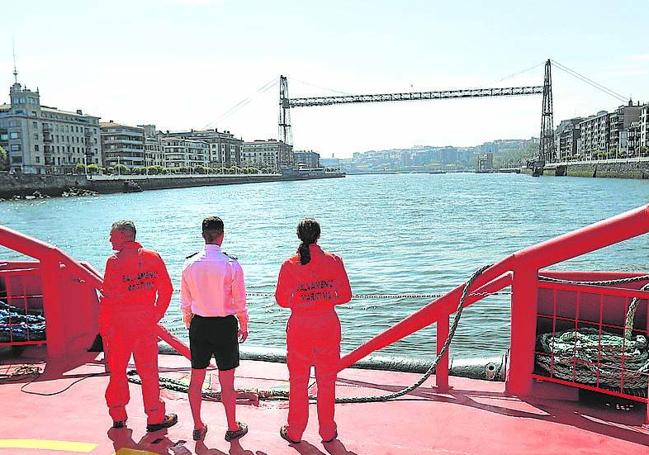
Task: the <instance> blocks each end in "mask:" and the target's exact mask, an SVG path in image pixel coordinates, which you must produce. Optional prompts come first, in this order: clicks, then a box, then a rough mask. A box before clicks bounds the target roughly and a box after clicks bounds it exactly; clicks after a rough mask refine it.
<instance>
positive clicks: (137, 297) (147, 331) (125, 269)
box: [99, 242, 173, 424]
mask: <svg viewBox="0 0 649 455" xmlns="http://www.w3.org/2000/svg"><path fill="white" fill-rule="evenodd" d="M172 292H173V286H172V284H171V279H170V278H169V273H168V272H167V267H166V266H165V263H164V262H163V261H162V258H161V257H160V255H159V254H158V253H156V252H155V251H152V250H147V249H144V248H142V245H140V244H139V243H137V242H127V243H126V244H125V245H124V248H123V249H122V250H121V251H119V252H118V253H116V254H114V255H113V256H111V257H109V258H108V261H107V262H106V272H105V273H104V285H103V287H102V298H101V305H100V310H99V333H100V334H101V336H102V338H103V341H104V348H105V349H104V350H105V352H106V361H107V365H108V369H109V370H110V381H109V383H108V388H107V389H106V404H107V405H108V409H109V413H110V416H111V417H112V419H113V420H114V421H120V420H126V408H125V406H126V404H127V403H128V401H129V398H130V397H129V390H128V380H127V377H126V368H127V366H128V362H129V360H130V358H131V354H133V357H134V359H135V368H136V369H137V372H138V374H139V376H140V378H141V379H142V397H143V400H144V411H145V412H146V414H147V424H157V423H160V422H162V421H163V420H164V418H165V405H164V402H163V401H162V400H161V399H160V386H159V382H158V340H157V337H156V335H155V333H154V328H155V325H156V324H157V323H158V321H159V320H160V319H162V317H163V316H164V314H165V311H166V310H167V307H168V306H169V302H170V301H171V294H172Z"/></svg>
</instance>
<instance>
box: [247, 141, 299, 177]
mask: <svg viewBox="0 0 649 455" xmlns="http://www.w3.org/2000/svg"><path fill="white" fill-rule="evenodd" d="M294 163H295V159H294V157H293V146H292V145H289V144H285V143H284V142H283V141H279V140H277V139H268V140H265V141H264V140H259V139H257V140H254V141H252V142H244V143H243V152H242V153H241V165H242V166H252V167H256V168H260V169H261V168H269V169H273V170H279V169H281V168H283V167H290V166H293V164H294Z"/></svg>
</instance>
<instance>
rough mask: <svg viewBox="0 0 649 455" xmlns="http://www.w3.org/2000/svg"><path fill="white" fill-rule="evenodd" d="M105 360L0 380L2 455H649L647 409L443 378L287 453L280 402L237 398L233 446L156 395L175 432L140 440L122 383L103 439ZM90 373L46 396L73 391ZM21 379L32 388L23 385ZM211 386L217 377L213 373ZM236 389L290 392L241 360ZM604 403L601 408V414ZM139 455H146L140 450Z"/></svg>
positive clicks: (136, 394)
mask: <svg viewBox="0 0 649 455" xmlns="http://www.w3.org/2000/svg"><path fill="white" fill-rule="evenodd" d="M43 356H44V349H42V348H29V349H28V350H27V351H25V353H23V355H22V356H20V357H18V358H16V357H14V358H9V357H8V355H7V353H6V352H5V353H4V354H1V355H0V374H7V373H9V372H11V371H14V370H15V368H16V366H18V364H17V363H19V364H20V365H22V364H31V365H32V366H40V367H41V368H43V367H45V364H44V363H42V361H41V360H40V359H42V358H43ZM102 358H103V354H98V355H95V354H89V355H88V357H87V358H86V359H78V361H77V366H74V365H67V366H66V367H65V368H61V369H59V371H56V370H57V368H56V367H55V366H52V365H48V366H47V369H45V371H44V373H43V374H42V375H41V376H39V377H37V378H36V379H35V380H33V379H34V376H23V377H16V378H15V380H14V381H11V382H9V381H7V380H6V379H3V380H1V381H0V400H1V402H2V417H1V418H0V454H3V453H6V454H12V455H13V454H16V455H21V454H43V453H52V454H63V453H90V454H93V455H95V454H114V453H118V454H120V455H126V454H141V453H155V454H192V453H196V454H223V453H230V454H249V455H264V454H291V453H300V454H321V453H322V454H325V453H330V454H359V455H361V454H444V455H449V454H480V455H485V454H517V455H524V454H539V453H543V454H544V455H552V454H565V453H568V452H570V453H573V454H580V453H583V454H586V453H588V454H607V455H614V454H624V455H627V454H629V453H634V454H640V453H648V452H649V450H648V449H647V446H648V445H649V430H647V429H646V428H643V427H642V423H643V419H644V405H642V404H639V403H636V404H635V406H634V407H631V408H630V409H616V407H617V408H626V407H622V406H616V404H615V402H614V401H612V400H615V398H609V397H603V399H602V397H600V398H599V400H597V403H596V404H593V405H588V404H584V403H580V402H569V401H559V400H542V399H538V398H535V399H534V400H533V401H524V400H520V399H518V398H514V397H510V396H507V395H505V393H504V383H497V382H486V381H476V380H470V379H461V378H454V377H451V378H450V385H451V390H450V391H449V392H448V393H444V394H440V393H438V391H437V389H436V388H435V386H434V383H433V382H431V383H425V384H424V385H423V386H422V387H420V388H419V389H417V390H416V391H414V392H412V393H410V394H408V395H406V396H404V397H402V398H400V399H398V400H395V401H390V402H386V403H369V404H342V405H337V411H336V420H337V422H338V427H339V439H338V440H336V441H334V442H332V443H329V444H323V443H322V442H321V441H320V438H319V436H318V432H317V416H316V410H315V405H312V406H311V413H310V420H309V426H308V428H307V431H306V433H305V435H304V440H303V442H302V443H300V444H297V445H293V446H289V445H288V444H287V443H286V442H285V441H284V440H282V439H281V438H280V436H279V428H280V426H281V425H282V424H283V423H284V422H285V419H286V414H287V405H288V403H287V402H284V401H262V402H260V403H259V404H258V405H255V404H253V403H251V402H250V401H246V400H242V401H241V402H240V403H241V404H240V405H239V406H238V408H237V409H238V410H237V413H238V414H237V418H238V420H242V421H244V422H246V423H247V424H248V425H249V428H250V432H249V433H248V435H246V436H245V437H244V438H242V439H241V440H240V441H238V442H234V443H232V444H231V443H228V442H226V441H225V440H224V439H223V435H224V431H225V428H224V423H225V418H224V415H223V408H222V406H221V404H220V403H215V402H205V403H204V405H203V417H204V419H205V422H206V423H207V424H208V426H209V432H208V433H207V437H206V439H205V442H204V443H195V442H194V441H192V440H191V433H192V428H193V425H192V419H191V414H190V409H189V403H188V401H187V397H186V395H184V394H183V393H179V392H170V391H166V390H163V396H164V398H165V400H166V402H167V410H168V412H175V413H177V414H178V416H179V423H178V424H177V425H176V426H175V427H173V428H171V429H169V430H168V432H164V431H160V432H156V433H150V434H147V433H146V432H145V423H146V421H145V416H144V413H143V409H142V397H141V395H140V390H139V386H137V385H134V384H131V385H130V387H131V402H130V404H129V405H128V412H129V420H128V427H127V428H126V429H121V430H113V429H110V425H111V420H110V418H109V416H108V413H107V409H106V406H105V403H104V390H105V388H106V384H107V381H108V376H107V374H106V373H105V372H104V364H103V362H102ZM160 362H161V376H166V377H175V378H179V377H187V376H188V375H189V371H190V370H189V365H188V361H187V360H186V359H184V358H183V357H180V356H171V355H161V356H160ZM92 373H95V374H96V376H92V377H87V378H86V379H83V380H81V381H80V382H78V383H76V384H74V385H72V386H71V388H70V389H69V390H67V391H64V392H62V393H60V394H57V395H54V396H38V395H30V394H26V393H23V392H22V391H21V387H22V388H24V389H25V391H26V392H39V393H53V392H57V391H60V390H62V389H64V388H65V387H67V386H69V385H70V384H72V383H73V382H74V381H76V380H79V379H81V378H84V377H86V376H87V375H88V374H92ZM419 377H420V376H419V375H418V374H409V373H394V372H383V371H370V370H357V369H346V370H344V371H342V372H341V373H340V375H339V379H338V385H337V391H338V395H339V396H360V395H376V394H382V393H387V392H390V391H394V390H398V389H400V388H402V387H404V386H407V385H410V384H412V383H413V382H415V381H416V380H417V379H418V378H419ZM30 380H33V382H31V383H29V381H30ZM214 381H215V382H217V381H216V374H214ZM236 386H237V388H239V389H246V388H259V389H269V388H279V389H283V390H285V389H287V388H288V371H287V369H286V366H285V365H284V364H276V363H265V362H256V361H244V362H242V365H241V367H240V368H239V369H238V370H237V382H236ZM607 401H608V404H607ZM140 451H144V452H140Z"/></svg>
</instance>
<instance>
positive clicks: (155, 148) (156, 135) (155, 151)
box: [138, 125, 165, 167]
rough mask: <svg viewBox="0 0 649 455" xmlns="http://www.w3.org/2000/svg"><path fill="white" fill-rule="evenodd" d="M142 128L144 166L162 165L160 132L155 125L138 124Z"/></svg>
mask: <svg viewBox="0 0 649 455" xmlns="http://www.w3.org/2000/svg"><path fill="white" fill-rule="evenodd" d="M138 127H140V128H142V129H143V130H144V163H145V165H146V167H151V166H161V167H164V165H165V163H164V148H163V145H162V133H160V131H158V130H156V127H155V125H138Z"/></svg>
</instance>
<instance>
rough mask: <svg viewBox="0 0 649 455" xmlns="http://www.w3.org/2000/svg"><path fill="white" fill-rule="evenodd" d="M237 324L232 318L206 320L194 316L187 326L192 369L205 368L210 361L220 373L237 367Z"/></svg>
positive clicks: (235, 319)
mask: <svg viewBox="0 0 649 455" xmlns="http://www.w3.org/2000/svg"><path fill="white" fill-rule="evenodd" d="M238 331H239V324H238V321H237V318H235V317H234V316H226V317H224V318H220V317H214V318H206V317H203V316H198V315H194V317H193V318H192V323H191V325H190V326H189V349H190V350H191V353H192V368H194V369H197V370H202V369H203V368H207V367H208V366H209V364H210V360H211V359H212V355H213V356H214V359H215V360H216V366H217V367H218V368H219V370H221V371H225V370H231V369H233V368H236V367H238V366H239V340H238V338H237V333H238Z"/></svg>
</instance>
